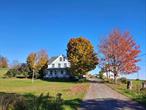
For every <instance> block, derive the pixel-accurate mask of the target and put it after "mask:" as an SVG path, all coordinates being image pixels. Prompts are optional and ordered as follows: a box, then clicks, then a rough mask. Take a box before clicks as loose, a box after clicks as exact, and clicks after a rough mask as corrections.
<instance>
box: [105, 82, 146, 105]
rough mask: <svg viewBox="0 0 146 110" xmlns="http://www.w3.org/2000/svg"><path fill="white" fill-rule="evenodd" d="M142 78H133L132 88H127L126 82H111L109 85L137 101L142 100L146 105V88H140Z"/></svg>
mask: <svg viewBox="0 0 146 110" xmlns="http://www.w3.org/2000/svg"><path fill="white" fill-rule="evenodd" d="M141 83H142V81H141V80H133V81H132V85H133V87H132V90H128V89H127V85H126V84H121V83H120V84H110V83H107V85H108V86H110V87H111V88H112V89H114V90H116V91H118V92H119V93H121V94H123V95H125V96H127V97H129V98H131V99H133V100H135V101H137V102H140V103H142V104H144V105H146V89H144V90H140V89H141Z"/></svg>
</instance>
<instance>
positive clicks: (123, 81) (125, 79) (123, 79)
mask: <svg viewBox="0 0 146 110" xmlns="http://www.w3.org/2000/svg"><path fill="white" fill-rule="evenodd" d="M118 81H120V82H121V83H123V84H126V83H127V81H128V80H127V78H125V77H121V78H119V79H118Z"/></svg>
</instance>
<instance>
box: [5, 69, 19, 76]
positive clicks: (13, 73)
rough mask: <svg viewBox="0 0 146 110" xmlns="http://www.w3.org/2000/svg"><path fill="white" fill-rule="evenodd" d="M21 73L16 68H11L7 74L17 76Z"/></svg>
mask: <svg viewBox="0 0 146 110" xmlns="http://www.w3.org/2000/svg"><path fill="white" fill-rule="evenodd" d="M17 74H19V73H18V71H17V70H16V69H9V70H8V71H7V73H6V74H5V76H7V77H16V75H17Z"/></svg>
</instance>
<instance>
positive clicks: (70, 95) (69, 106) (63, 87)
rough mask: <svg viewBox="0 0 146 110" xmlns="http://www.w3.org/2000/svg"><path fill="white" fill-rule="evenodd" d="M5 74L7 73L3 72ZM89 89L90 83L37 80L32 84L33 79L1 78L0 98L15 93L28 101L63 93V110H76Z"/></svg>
mask: <svg viewBox="0 0 146 110" xmlns="http://www.w3.org/2000/svg"><path fill="white" fill-rule="evenodd" d="M3 72H5V71H4V70H3ZM0 74H2V72H1V73H0ZM88 87H89V83H79V82H51V81H45V80H35V81H34V83H32V82H31V79H18V78H0V96H3V95H5V94H13V93H15V94H18V95H21V96H24V97H25V98H26V99H27V98H30V97H31V96H36V97H37V96H39V95H40V94H41V93H43V94H47V93H49V95H50V96H53V97H55V96H56V94H57V93H61V94H62V99H63V100H64V101H63V102H64V103H63V110H76V109H77V107H78V106H79V105H80V102H81V100H82V99H83V97H84V95H85V93H86V91H87V89H88ZM26 96H27V97H26Z"/></svg>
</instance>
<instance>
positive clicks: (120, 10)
mask: <svg viewBox="0 0 146 110" xmlns="http://www.w3.org/2000/svg"><path fill="white" fill-rule="evenodd" d="M114 28H118V29H120V30H121V31H130V33H131V34H132V35H133V37H134V39H135V40H136V42H137V44H139V45H140V47H141V51H142V52H141V54H144V53H146V1H145V0H13V1H12V0H0V41H1V42H0V54H1V55H4V56H6V57H7V58H8V59H9V62H10V63H11V62H12V61H13V60H19V61H20V62H25V60H26V57H27V55H28V54H29V53H30V52H32V51H37V50H39V49H41V48H44V49H46V50H47V51H48V55H49V56H54V55H59V54H66V44H67V43H68V40H69V39H70V38H72V37H78V36H84V37H86V38H88V39H89V40H90V41H91V42H92V43H93V45H94V47H95V50H96V51H97V52H98V48H97V45H98V44H99V41H100V39H102V37H105V36H107V35H108V34H109V33H110V32H111V31H112V30H113V29H114ZM138 65H140V67H141V70H140V71H139V76H140V78H143V79H144V78H145V79H146V56H142V57H141V61H140V62H139V63H138ZM97 71H98V69H96V70H94V71H93V73H96V72H97ZM136 76H137V75H136V74H134V75H130V76H129V77H130V78H136Z"/></svg>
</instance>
